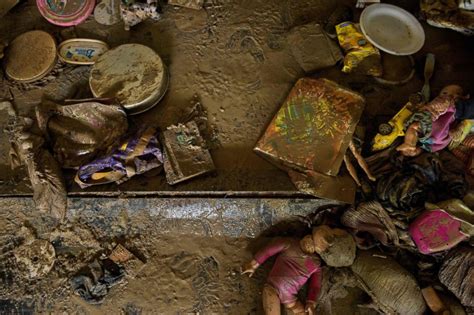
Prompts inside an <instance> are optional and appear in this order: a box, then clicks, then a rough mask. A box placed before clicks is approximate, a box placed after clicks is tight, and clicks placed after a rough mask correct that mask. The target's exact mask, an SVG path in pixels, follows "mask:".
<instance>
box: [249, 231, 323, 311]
mask: <svg viewBox="0 0 474 315" xmlns="http://www.w3.org/2000/svg"><path fill="white" fill-rule="evenodd" d="M299 241H300V240H299V239H293V238H280V239H275V240H274V241H272V242H271V243H270V244H269V245H268V246H267V247H265V248H263V249H261V250H260V251H259V252H257V253H256V254H255V256H254V258H255V260H256V261H257V262H258V263H259V264H260V265H261V264H263V263H264V262H265V261H266V260H267V259H268V258H270V257H271V256H274V255H276V254H279V255H278V257H277V258H276V260H275V264H274V265H273V268H272V270H271V271H270V274H269V275H268V279H267V283H268V284H270V285H271V286H272V287H273V288H275V289H276V290H277V292H278V296H279V297H280V301H281V303H283V304H288V303H292V302H295V301H296V300H297V294H298V291H299V290H300V289H301V288H302V287H303V286H304V285H305V283H306V282H307V281H308V280H309V288H308V296H307V301H313V302H316V301H317V298H318V295H319V291H320V285H321V284H320V283H321V267H320V264H321V263H320V260H319V258H318V257H317V256H316V255H308V254H305V253H303V251H302V250H301V247H300V244H299Z"/></svg>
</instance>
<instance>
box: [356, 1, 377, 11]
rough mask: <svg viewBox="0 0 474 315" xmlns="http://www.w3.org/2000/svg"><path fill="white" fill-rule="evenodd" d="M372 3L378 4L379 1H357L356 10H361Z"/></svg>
mask: <svg viewBox="0 0 474 315" xmlns="http://www.w3.org/2000/svg"><path fill="white" fill-rule="evenodd" d="M374 3H380V0H357V3H356V8H357V9H363V8H365V7H366V6H368V5H371V4H374Z"/></svg>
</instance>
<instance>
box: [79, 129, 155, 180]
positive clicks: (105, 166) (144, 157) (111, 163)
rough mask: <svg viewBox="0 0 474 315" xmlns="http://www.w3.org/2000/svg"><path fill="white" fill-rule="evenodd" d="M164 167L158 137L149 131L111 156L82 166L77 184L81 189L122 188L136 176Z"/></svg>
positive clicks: (135, 136) (118, 148)
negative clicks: (99, 187) (122, 185)
mask: <svg viewBox="0 0 474 315" xmlns="http://www.w3.org/2000/svg"><path fill="white" fill-rule="evenodd" d="M162 166H163V155H162V152H161V149H160V143H159V141H158V133H157V131H156V129H155V128H152V127H149V128H146V129H145V130H143V131H140V132H138V133H137V134H136V135H134V136H133V137H131V138H129V139H127V140H126V141H125V142H123V143H122V144H121V145H120V146H119V147H117V148H116V149H115V150H114V151H112V153H111V155H107V156H105V157H100V158H98V159H96V160H93V161H91V162H89V163H87V164H84V165H82V166H81V167H80V168H79V170H78V172H77V175H76V177H75V179H74V180H75V181H76V183H77V184H78V185H79V186H80V187H81V188H86V187H89V186H92V185H101V184H108V183H113V182H115V183H117V184H121V183H123V182H125V181H127V180H129V179H130V178H132V177H133V176H135V175H139V174H143V173H145V172H148V171H150V170H152V169H155V168H158V167H162Z"/></svg>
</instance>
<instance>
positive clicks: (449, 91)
mask: <svg viewBox="0 0 474 315" xmlns="http://www.w3.org/2000/svg"><path fill="white" fill-rule="evenodd" d="M439 95H443V96H451V97H453V98H454V99H459V98H463V96H464V91H463V89H462V87H460V86H459V85H454V84H453V85H447V86H445V87H444V88H443V89H442V90H441V92H440V93H439Z"/></svg>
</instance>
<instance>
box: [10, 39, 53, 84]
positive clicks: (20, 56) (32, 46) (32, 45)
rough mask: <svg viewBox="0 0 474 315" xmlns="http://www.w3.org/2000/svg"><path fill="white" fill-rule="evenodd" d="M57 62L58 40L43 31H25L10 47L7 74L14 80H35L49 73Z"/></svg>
mask: <svg viewBox="0 0 474 315" xmlns="http://www.w3.org/2000/svg"><path fill="white" fill-rule="evenodd" d="M55 64H56V42H55V40H54V38H53V37H52V36H51V35H50V34H48V33H46V32H43V31H31V32H27V33H23V34H21V35H20V36H18V37H17V38H15V39H14V40H13V41H12V42H11V43H10V46H9V47H8V50H7V56H6V60H5V74H6V75H7V76H8V77H9V78H10V79H12V80H15V81H21V82H25V83H27V82H33V81H36V80H39V79H41V78H43V77H44V76H45V75H47V74H48V73H49V72H50V71H51V70H52V69H53V68H54V66H55Z"/></svg>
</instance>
